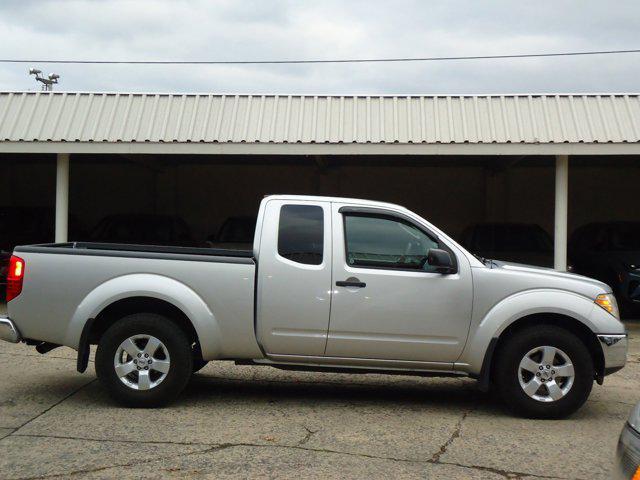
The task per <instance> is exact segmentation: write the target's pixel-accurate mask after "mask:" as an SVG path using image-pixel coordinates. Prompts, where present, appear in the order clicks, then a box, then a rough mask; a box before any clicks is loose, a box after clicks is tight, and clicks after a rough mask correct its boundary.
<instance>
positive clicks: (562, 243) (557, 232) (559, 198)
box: [553, 155, 569, 271]
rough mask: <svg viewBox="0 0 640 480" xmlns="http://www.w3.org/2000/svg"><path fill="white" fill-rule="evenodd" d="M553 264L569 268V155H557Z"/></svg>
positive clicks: (562, 268)
mask: <svg viewBox="0 0 640 480" xmlns="http://www.w3.org/2000/svg"><path fill="white" fill-rule="evenodd" d="M555 203H556V204H555V227H554V240H553V242H554V245H553V264H554V268H555V269H556V270H561V271H566V270H567V223H568V204H569V156H568V155H558V156H556V202H555Z"/></svg>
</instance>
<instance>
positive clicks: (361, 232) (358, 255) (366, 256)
mask: <svg viewBox="0 0 640 480" xmlns="http://www.w3.org/2000/svg"><path fill="white" fill-rule="evenodd" d="M344 226H345V241H346V250H347V263H348V264H349V265H351V266H353V267H372V268H397V269H401V270H412V269H415V270H423V271H431V270H432V268H431V267H429V266H428V265H427V264H426V261H427V254H428V251H429V249H431V248H438V242H437V241H435V240H434V239H432V238H431V237H430V236H429V235H427V234H426V233H424V232H423V231H422V230H420V229H418V228H416V227H415V226H413V225H412V224H410V223H409V222H405V221H403V220H400V219H395V218H389V217H378V216H362V215H346V216H345V217H344Z"/></svg>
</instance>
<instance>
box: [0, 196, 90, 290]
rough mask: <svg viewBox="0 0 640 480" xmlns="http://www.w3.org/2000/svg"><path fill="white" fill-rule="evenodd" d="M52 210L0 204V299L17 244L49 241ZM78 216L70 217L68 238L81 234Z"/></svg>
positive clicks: (51, 235)
mask: <svg viewBox="0 0 640 480" xmlns="http://www.w3.org/2000/svg"><path fill="white" fill-rule="evenodd" d="M54 229H55V212H54V210H53V209H52V208H46V207H0V300H4V295H5V288H6V282H7V268H8V265H9V258H10V257H11V252H12V251H13V248H14V247H15V246H16V245H29V244H34V243H47V242H52V241H53V239H54V236H55V235H54ZM83 235H84V231H83V229H82V228H81V226H80V225H79V222H78V221H77V219H76V218H75V217H73V216H71V217H70V218H69V236H70V238H76V237H82V236H83Z"/></svg>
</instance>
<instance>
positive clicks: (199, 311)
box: [65, 273, 221, 358]
mask: <svg viewBox="0 0 640 480" xmlns="http://www.w3.org/2000/svg"><path fill="white" fill-rule="evenodd" d="M133 297H151V298H156V299H159V300H164V301H166V302H168V303H170V304H172V305H173V306H175V307H177V308H179V309H180V310H181V311H182V312H183V313H184V314H185V315H186V316H187V318H189V320H190V321H191V323H192V325H193V327H194V329H195V331H196V333H197V334H198V338H199V339H200V344H201V347H202V353H203V356H204V357H205V358H216V357H217V356H218V353H219V352H220V344H219V342H220V338H221V335H220V325H219V322H218V321H217V320H216V317H215V316H214V314H213V313H212V312H211V310H210V309H209V307H208V306H207V304H206V303H205V302H204V300H202V298H201V297H200V296H199V295H198V294H197V293H196V292H194V291H193V290H192V289H191V288H189V287H188V286H187V285H185V284H184V283H181V282H179V281H177V280H174V279H173V278H169V277H165V276H162V275H157V274H147V273H140V274H131V275H123V276H120V277H116V278H112V279H111V280H108V281H106V282H104V283H102V284H101V285H99V286H98V287H96V288H95V289H93V290H92V291H91V292H89V294H88V295H87V296H86V297H84V299H83V300H82V302H80V304H79V305H78V307H77V308H76V310H75V312H74V314H73V316H72V318H71V322H70V323H69V326H68V328H67V332H66V335H65V345H67V346H69V347H72V348H75V349H78V345H79V343H80V335H81V333H82V329H83V328H84V326H85V324H86V322H87V321H88V320H89V319H90V318H95V317H96V316H98V314H99V313H100V312H102V311H103V310H104V309H105V308H106V307H108V306H109V305H111V304H112V303H114V302H117V301H118V300H123V299H125V298H133Z"/></svg>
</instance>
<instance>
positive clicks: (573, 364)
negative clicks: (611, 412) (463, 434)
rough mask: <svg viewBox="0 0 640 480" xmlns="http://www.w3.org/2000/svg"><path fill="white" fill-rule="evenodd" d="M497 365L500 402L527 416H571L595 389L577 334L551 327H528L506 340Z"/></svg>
mask: <svg viewBox="0 0 640 480" xmlns="http://www.w3.org/2000/svg"><path fill="white" fill-rule="evenodd" d="M494 365H495V366H494V370H493V371H494V380H495V383H496V385H497V387H498V391H499V392H500V395H501V397H502V399H503V400H504V402H505V404H506V405H507V406H508V407H509V408H510V409H511V410H513V411H514V412H515V413H517V414H518V415H522V416H525V417H532V418H561V417H565V416H567V415H570V414H571V413H573V412H575V411H576V410H578V409H579V408H580V407H581V406H582V405H583V404H584V402H585V401H586V400H587V398H588V397H589V394H590V393H591V388H592V387H593V380H594V367H593V360H592V358H591V354H590V353H589V350H588V349H587V347H586V346H585V345H584V343H583V342H582V341H581V340H580V339H579V338H578V337H576V335H574V334H573V333H571V332H569V331H568V330H565V329H564V328H560V327H556V326H552V325H541V326H536V327H530V328H527V329H524V330H521V331H519V332H517V333H515V334H514V335H513V336H511V337H509V338H508V339H506V340H505V343H504V344H503V345H502V346H501V347H500V349H499V351H498V352H497V358H496V362H495V364H494Z"/></svg>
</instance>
